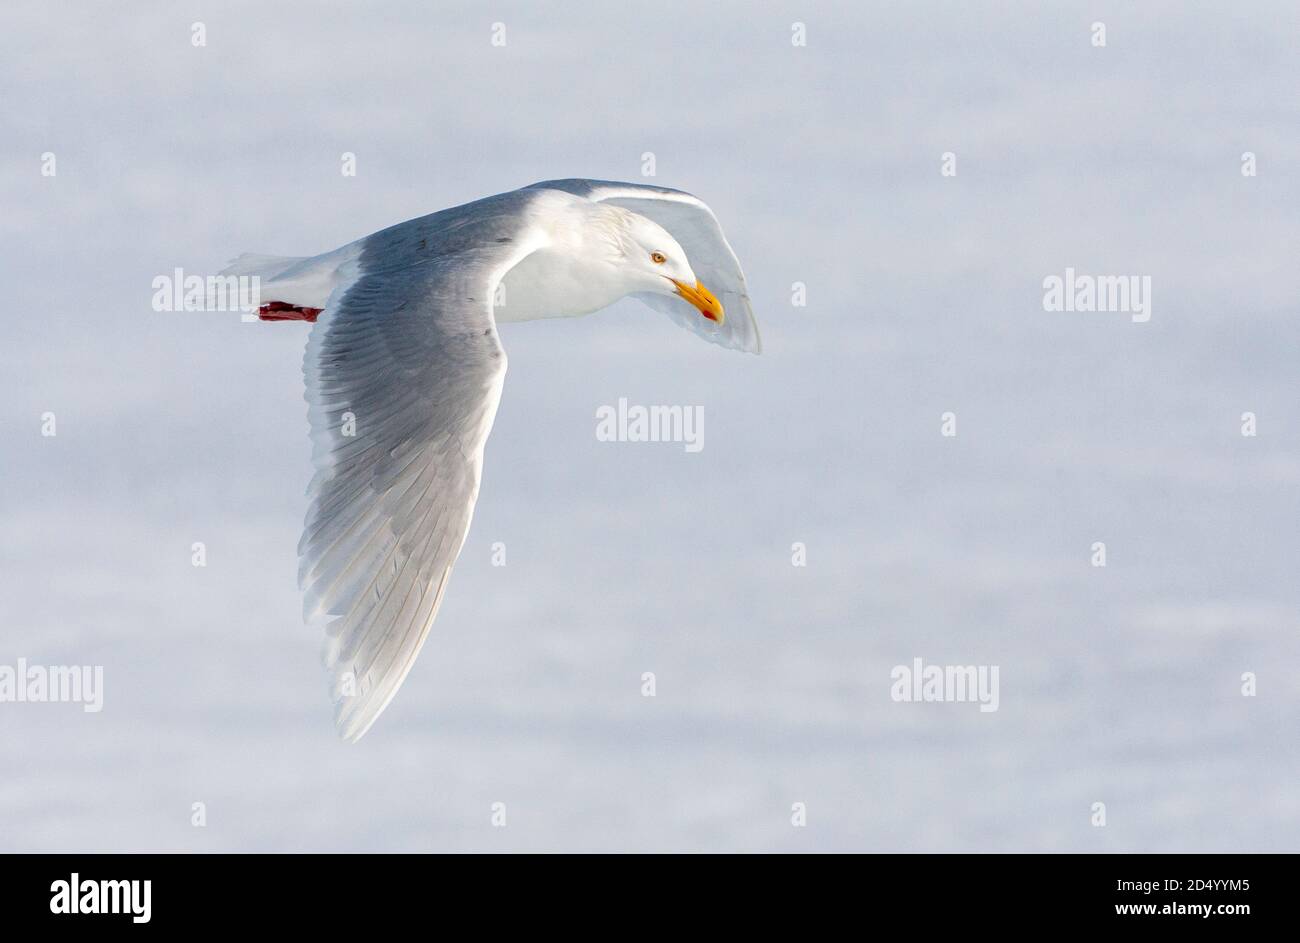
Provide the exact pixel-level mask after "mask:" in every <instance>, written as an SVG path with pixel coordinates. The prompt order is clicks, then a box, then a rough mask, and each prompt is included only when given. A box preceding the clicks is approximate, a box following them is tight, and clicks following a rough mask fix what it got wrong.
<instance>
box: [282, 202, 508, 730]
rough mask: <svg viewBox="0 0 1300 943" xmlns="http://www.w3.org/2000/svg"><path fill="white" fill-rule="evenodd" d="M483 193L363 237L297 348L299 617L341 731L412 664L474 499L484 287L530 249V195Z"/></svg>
mask: <svg viewBox="0 0 1300 943" xmlns="http://www.w3.org/2000/svg"><path fill="white" fill-rule="evenodd" d="M488 202H489V201H480V204H478V205H477V207H476V208H475V209H473V210H472V211H470V210H471V208H470V207H460V208H457V209H455V210H447V211H444V212H443V213H435V214H433V215H432V216H428V217H424V218H422V219H417V220H412V221H410V222H407V223H402V224H400V225H398V226H394V227H392V228H391V229H387V230H384V231H382V232H379V233H376V234H375V235H373V236H369V237H367V239H365V240H363V242H362V244H361V251H360V253H359V255H358V257H357V258H356V260H355V262H354V263H352V266H353V267H352V270H351V271H350V272H348V273H347V277H346V278H345V279H344V280H343V281H342V282H341V283H340V284H339V286H338V287H337V288H336V289H335V290H334V292H333V294H332V295H331V297H330V299H329V301H328V302H327V304H326V307H325V310H324V312H323V313H322V314H321V316H320V319H319V321H318V322H317V323H316V325H315V327H314V328H313V329H312V334H311V338H310V340H309V341H308V345H307V353H306V357H305V360H304V366H303V372H304V374H305V376H306V381H307V393H306V399H307V402H308V404H309V409H308V414H309V418H310V421H311V434H312V439H313V441H314V443H315V447H314V449H313V459H314V461H315V463H316V466H317V474H316V477H315V479H314V480H313V481H312V485H311V488H310V494H311V495H312V503H311V508H310V510H309V512H308V515H307V521H306V526H305V529H304V532H303V536H302V541H301V542H300V544H299V547H298V551H299V555H300V569H299V581H300V583H301V585H302V588H303V590H304V601H303V610H304V615H305V617H306V618H307V619H308V620H309V621H312V620H315V619H320V618H324V619H326V620H328V622H327V626H326V637H327V640H326V649H325V662H326V666H327V668H328V669H329V670H330V672H331V673H332V680H333V694H334V699H335V707H336V710H335V720H336V722H337V724H338V728H339V733H340V735H341V736H343V737H344V738H345V739H348V740H355V739H357V738H358V737H360V736H361V735H362V734H364V733H365V732H366V730H368V729H369V728H370V725H371V724H373V723H374V721H375V719H376V718H377V717H378V716H379V714H380V713H381V712H382V711H383V710H384V708H385V707H387V706H388V703H389V701H391V700H392V698H393V695H394V694H395V693H396V692H397V689H398V687H399V686H400V685H401V683H402V681H403V680H404V679H405V677H406V675H407V673H408V672H409V671H410V670H411V666H412V664H414V662H415V657H416V655H417V654H418V653H419V651H420V647H421V646H422V645H423V644H424V640H425V638H426V637H427V636H428V634H429V628H430V626H431V625H432V624H433V620H434V617H435V615H436V614H437V611H438V605H439V603H440V602H441V600H442V595H443V593H444V592H445V591H446V588H447V580H448V577H449V576H450V574H451V568H452V565H453V564H454V563H455V561H456V557H457V555H458V554H459V553H460V548H461V545H462V544H463V543H464V540H465V535H466V533H467V531H468V530H469V524H470V518H471V515H472V514H473V511H474V502H475V499H476V498H477V497H478V490H479V479H480V472H481V469H482V464H483V446H484V443H485V442H486V440H487V437H488V433H489V431H490V430H491V428H492V420H493V419H494V418H495V416H496V409H497V403H498V402H499V400H500V396H501V386H502V382H503V380H504V377H505V372H506V356H505V352H504V351H503V350H502V348H501V344H500V342H499V341H498V339H497V332H496V325H495V323H494V321H493V318H492V294H493V291H494V290H495V287H496V285H497V283H498V282H499V281H500V279H501V277H502V276H503V275H504V274H505V272H506V271H508V270H509V269H510V268H511V267H512V266H513V265H514V264H515V263H516V262H518V260H519V259H520V258H522V257H523V256H525V255H527V254H528V252H529V251H531V245H530V237H529V233H528V230H527V226H526V224H525V223H524V221H523V218H522V216H521V214H520V212H519V206H521V205H526V201H523V200H518V199H516V200H515V201H514V203H513V204H512V203H510V202H509V201H505V202H501V201H498V203H497V204H492V205H489V206H487V207H486V208H485V207H484V204H488ZM474 206H475V205H473V204H471V207H474ZM467 211H470V212H467Z"/></svg>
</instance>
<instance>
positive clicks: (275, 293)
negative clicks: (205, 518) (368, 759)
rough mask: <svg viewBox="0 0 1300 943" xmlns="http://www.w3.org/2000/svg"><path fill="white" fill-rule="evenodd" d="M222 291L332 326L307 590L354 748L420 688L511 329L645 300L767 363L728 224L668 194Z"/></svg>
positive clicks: (430, 236) (314, 357) (311, 359)
mask: <svg viewBox="0 0 1300 943" xmlns="http://www.w3.org/2000/svg"><path fill="white" fill-rule="evenodd" d="M224 274H227V275H256V276H258V277H259V279H260V281H261V296H262V299H263V300H264V301H271V300H274V301H279V302H283V303H286V304H289V305H296V306H302V307H304V308H320V309H322V311H321V312H320V315H319V320H318V321H317V323H316V325H315V326H314V327H313V329H312V332H311V337H310V339H309V341H308V344H307V352H306V356H305V358H304V365H303V373H304V375H305V378H306V386H307V391H306V399H307V402H308V407H309V408H308V416H309V420H310V424H311V437H312V441H313V452H312V455H313V461H314V462H315V465H316V468H317V471H316V476H315V478H314V479H313V481H312V484H311V487H310V489H309V493H310V495H311V507H310V510H309V511H308V514H307V520H306V524H305V527H304V531H303V535H302V540H301V541H300V543H299V548H298V549H299V556H300V566H299V580H300V583H301V586H302V589H303V593H304V599H303V609H304V616H305V617H306V618H307V619H308V620H316V619H320V620H323V621H324V622H325V634H326V646H325V663H326V666H327V668H328V669H329V671H330V673H331V676H332V684H333V696H334V700H335V705H336V715H335V716H336V721H337V724H338V728H339V732H340V734H341V735H342V736H343V737H344V738H345V739H348V740H355V739H357V738H358V737H360V736H362V735H363V734H364V733H365V732H366V731H367V730H368V729H369V728H370V726H371V725H372V724H373V723H374V722H375V719H376V718H377V717H378V716H379V714H380V713H382V711H383V710H384V708H385V707H387V706H388V703H389V702H390V701H391V700H392V698H393V695H394V694H395V693H396V692H397V689H398V687H399V686H400V685H401V683H402V681H403V679H405V677H406V675H407V673H408V672H409V671H410V669H411V666H412V664H414V662H415V658H416V656H417V655H418V654H419V651H420V648H421V646H422V645H423V644H424V640H425V638H426V637H427V636H428V633H429V629H430V627H431V626H432V625H433V621H434V618H435V616H436V614H437V611H438V605H439V603H440V602H441V600H442V597H443V594H444V593H445V592H446V589H447V582H448V578H449V576H450V574H451V569H452V566H453V564H454V563H455V561H456V557H457V555H458V554H459V553H460V548H461V545H462V544H463V543H464V541H465V536H466V534H467V532H468V530H469V525H470V519H471V517H472V515H473V511H474V503H475V500H476V499H477V497H478V489H479V480H480V474H481V469H482V463H483V448H484V444H485V443H486V441H487V437H488V433H489V432H490V431H491V428H492V421H493V418H494V417H495V415H496V409H497V404H498V402H499V400H500V396H501V389H502V383H503V381H504V378H505V372H506V356H505V351H504V350H502V348H501V344H500V342H499V340H498V337H497V331H496V323H497V322H498V321H521V320H531V319H533V318H541V317H571V316H576V315H581V314H587V313H589V312H592V311H596V310H599V309H600V308H604V307H607V306H608V305H610V304H612V303H613V302H615V301H617V300H619V299H620V298H622V297H624V296H626V295H633V296H635V297H637V298H639V299H640V300H642V301H645V302H646V303H647V304H649V305H650V306H651V307H653V308H656V309H658V310H661V311H663V312H665V313H667V314H668V315H669V316H670V317H672V318H673V319H674V320H675V321H677V322H678V323H680V324H682V325H683V326H685V327H687V328H688V329H689V330H691V331H693V332H694V333H696V334H699V335H700V336H702V337H704V338H706V339H707V340H709V341H711V342H713V343H717V344H721V345H723V346H725V347H730V348H734V349H738V350H745V351H750V352H753V353H757V352H758V351H759V337H758V328H757V325H756V324H755V322H754V318H753V313H752V311H751V310H750V304H749V297H748V295H747V293H746V289H745V280H744V276H743V274H742V273H741V270H740V264H739V262H738V261H737V260H736V256H735V254H734V253H733V252H732V250H731V247H730V246H729V245H728V244H727V241H726V239H725V237H724V236H723V234H722V229H721V227H720V226H719V225H718V222H717V219H716V218H715V217H714V215H713V213H712V212H711V211H710V210H709V208H708V207H707V206H706V205H705V204H704V203H703V202H701V201H700V200H698V199H696V198H695V197H693V196H691V195H690V194H688V193H683V192H681V191H678V190H667V189H662V188H658V187H647V186H640V185H636V184H626V183H609V182H604V181H594V180H561V181H550V182H547V183H539V184H534V185H533V186H531V187H526V188H524V189H522V190H515V191H512V192H509V193H503V194H499V195H497V196H493V197H487V198H485V199H482V200H478V201H476V202H474V203H469V204H466V205H464V206H459V207H455V208H452V209H448V210H443V211H442V212H439V213H433V214H431V215H429V216H424V217H421V218H419V219H413V220H410V221H408V222H405V223H400V224H398V225H396V226H392V227H390V228H388V229H384V230H381V231H380V232H377V233H374V234H373V235H370V236H367V237H365V238H364V239H361V240H358V241H357V242H354V243H351V244H349V245H347V246H344V247H342V248H340V249H337V250H335V251H333V252H328V253H325V254H323V255H318V256H313V257H310V258H283V257H275V256H255V255H244V256H240V258H239V259H237V260H236V261H235V262H234V263H233V264H232V265H231V267H230V268H229V269H227V271H226V272H225V273H224ZM494 299H495V300H496V301H497V302H498V303H495V304H494Z"/></svg>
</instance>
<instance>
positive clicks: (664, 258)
mask: <svg viewBox="0 0 1300 943" xmlns="http://www.w3.org/2000/svg"><path fill="white" fill-rule="evenodd" d="M597 209H598V210H599V211H602V212H601V216H600V217H599V222H598V223H597V226H596V231H597V232H599V233H600V235H601V236H602V237H603V241H604V242H605V243H606V245H607V247H608V248H609V249H610V250H611V253H612V254H611V255H610V256H609V260H610V261H611V262H612V264H613V265H614V267H615V270H616V273H617V274H616V277H617V279H618V280H619V282H620V283H621V285H622V287H623V293H624V294H629V295H630V294H633V293H634V292H650V293H652V294H659V295H670V296H671V295H676V296H677V297H679V298H682V299H684V300H685V301H686V302H689V303H690V304H691V305H693V306H694V307H695V308H696V309H697V310H698V311H699V312H700V314H701V315H702V316H703V317H705V318H708V319H709V320H710V321H716V322H717V323H719V324H721V323H722V321H723V318H724V317H725V313H724V312H723V309H722V304H721V302H719V301H718V299H717V298H716V297H715V296H714V295H713V293H712V292H711V291H709V290H708V289H707V288H705V287H704V286H703V285H702V284H700V280H699V279H698V278H696V276H695V272H694V271H693V270H692V269H691V263H690V260H689V259H687V258H686V250H684V249H683V248H682V247H681V245H680V244H679V243H678V242H677V240H676V239H674V238H673V237H672V235H671V234H670V233H669V232H668V230H666V229H664V228H663V227H662V226H660V225H659V224H658V223H656V222H654V220H651V219H647V218H646V217H644V216H642V215H640V214H639V213H633V212H632V211H631V210H626V209H623V208H622V207H618V206H608V205H605V206H599V207H597Z"/></svg>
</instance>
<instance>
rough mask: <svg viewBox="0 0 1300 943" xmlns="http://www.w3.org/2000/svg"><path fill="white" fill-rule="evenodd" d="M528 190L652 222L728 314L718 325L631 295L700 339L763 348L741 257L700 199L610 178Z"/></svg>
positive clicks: (654, 298) (665, 300)
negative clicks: (605, 206)
mask: <svg viewBox="0 0 1300 943" xmlns="http://www.w3.org/2000/svg"><path fill="white" fill-rule="evenodd" d="M527 189H529V190H540V189H546V190H563V191H565V192H566V193H572V194H574V195H575V196H581V197H586V198H587V199H589V200H593V201H595V202H597V203H612V204H614V205H615V206H622V207H625V208H626V209H629V210H631V211H632V212H634V213H640V214H641V215H642V216H645V217H647V218H648V219H652V220H654V221H655V222H656V223H658V224H659V225H660V226H662V227H663V228H664V229H666V230H668V231H669V232H670V233H672V236H673V238H674V239H676V240H677V241H678V242H679V243H681V246H682V248H683V249H685V250H686V255H687V258H688V259H689V260H690V263H691V268H692V269H694V271H695V274H696V275H697V276H699V279H700V281H701V282H703V283H704V285H705V287H706V288H708V289H709V290H710V291H712V292H713V293H714V294H715V295H717V296H718V300H719V301H721V302H722V307H723V309H724V310H725V311H726V314H727V316H726V319H725V323H724V324H722V325H721V326H719V325H717V324H715V323H713V322H712V321H709V320H706V319H704V318H701V317H700V316H699V314H698V312H696V311H695V309H693V308H691V307H690V306H688V305H685V304H683V303H681V302H680V301H679V300H678V299H676V298H671V297H669V296H667V295H654V294H649V293H645V294H637V295H636V297H637V298H638V299H640V300H641V301H643V302H645V303H646V304H647V305H649V306H650V307H652V308H654V309H655V310H657V311H662V312H664V313H665V314H667V315H668V316H669V317H671V318H672V319H673V320H674V321H676V322H677V323H678V324H680V325H681V326H682V327H685V328H687V329H688V330H690V331H692V332H694V333H696V334H699V335H700V336H701V337H703V338H704V339H705V340H708V341H712V342H713V343H715V344H721V345H722V346H723V347H730V348H732V349H734V350H743V351H746V352H748V353H751V354H756V353H758V352H759V350H760V349H761V348H762V344H761V342H760V340H759V336H758V324H757V322H756V321H755V320H754V311H753V309H752V308H751V307H750V304H749V292H748V291H747V290H746V288H745V274H744V273H743V272H742V271H741V270H740V260H739V259H737V258H736V253H735V252H733V251H732V249H731V245H730V244H729V243H728V242H727V237H726V236H724V235H723V234H722V227H721V226H720V225H719V224H718V218H717V217H716V216H714V215H713V211H712V210H711V209H709V207H708V205H707V204H706V203H705V202H704V201H703V200H701V199H699V198H698V197H695V196H692V195H691V194H689V193H686V192H685V191H683V190H670V189H668V188H667V187H651V186H645V185H643V184H636V183H617V182H614V181H610V180H576V179H575V180H547V181H545V182H543V183H535V184H533V185H532V186H530V187H528V188H527Z"/></svg>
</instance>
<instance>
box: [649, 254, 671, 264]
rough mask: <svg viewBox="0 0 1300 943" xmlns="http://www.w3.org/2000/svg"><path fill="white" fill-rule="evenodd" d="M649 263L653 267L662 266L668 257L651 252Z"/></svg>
mask: <svg viewBox="0 0 1300 943" xmlns="http://www.w3.org/2000/svg"><path fill="white" fill-rule="evenodd" d="M650 261H651V262H653V263H654V264H655V265H663V264H664V263H665V262H667V261H668V257H667V256H666V255H664V254H663V253H662V252H651V253H650Z"/></svg>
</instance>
